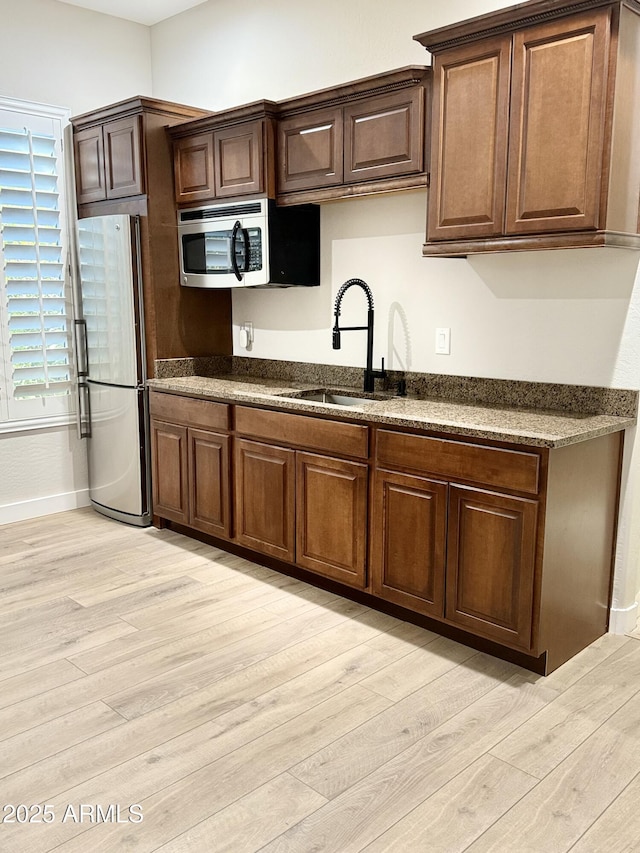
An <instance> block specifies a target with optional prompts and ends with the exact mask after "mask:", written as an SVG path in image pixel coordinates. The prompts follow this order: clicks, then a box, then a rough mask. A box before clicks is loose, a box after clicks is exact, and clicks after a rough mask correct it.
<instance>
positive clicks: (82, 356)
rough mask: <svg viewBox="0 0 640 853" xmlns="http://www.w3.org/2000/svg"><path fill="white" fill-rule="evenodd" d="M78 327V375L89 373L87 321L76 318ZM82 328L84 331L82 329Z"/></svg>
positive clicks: (75, 323)
mask: <svg viewBox="0 0 640 853" xmlns="http://www.w3.org/2000/svg"><path fill="white" fill-rule="evenodd" d="M73 325H74V326H75V327H76V358H77V361H78V376H88V375H89V351H88V349H87V321H86V320H74V321H73ZM81 329H82V333H81V332H80V330H81Z"/></svg>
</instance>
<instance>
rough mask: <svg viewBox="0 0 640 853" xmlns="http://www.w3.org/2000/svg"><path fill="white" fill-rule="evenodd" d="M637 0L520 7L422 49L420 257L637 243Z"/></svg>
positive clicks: (439, 35)
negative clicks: (426, 124)
mask: <svg viewBox="0 0 640 853" xmlns="http://www.w3.org/2000/svg"><path fill="white" fill-rule="evenodd" d="M638 12H640V3H637V2H636V0H629V1H628V2H626V0H625V2H606V0H604V2H603V0H560V2H554V3H550V2H548V0H533V2H529V3H522V4H519V5H518V6H513V7H510V8H508V9H503V10H501V11H499V12H495V13H492V14H489V15H483V16H481V17H478V18H474V19H471V20H469V21H466V22H463V23H460V24H455V25H452V26H450V27H445V28H442V29H439V30H434V31H432V32H428V33H424V34H423V35H420V36H416V38H417V40H418V41H419V42H420V43H421V44H423V45H424V46H425V47H426V48H427V49H428V50H429V51H431V53H432V54H433V55H434V63H433V71H434V76H433V106H432V133H431V180H430V193H429V212H428V226H427V242H426V243H425V246H424V250H423V251H424V254H425V255H449V256H455V255H466V254H472V253H476V252H492V251H499V250H505V249H506V250H514V249H520V250H525V249H548V248H562V247H579V246H602V245H611V246H629V247H633V248H640V238H639V237H638V236H637V234H638V230H639V228H638V214H639V199H640V166H639V158H638V156H637V152H636V151H635V149H634V141H635V140H634V133H633V131H632V126H633V117H634V115H637V114H638V109H639V108H640V57H639V56H638V53H639V52H640V17H639V16H638V14H637V13H638Z"/></svg>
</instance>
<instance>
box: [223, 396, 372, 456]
mask: <svg viewBox="0 0 640 853" xmlns="http://www.w3.org/2000/svg"><path fill="white" fill-rule="evenodd" d="M236 432H238V433H239V434H241V435H248V436H252V437H254V438H262V439H266V440H267V441H276V442H277V443H278V444H284V445H296V446H298V447H305V448H308V449H310V450H322V451H324V452H325V453H337V454H338V455H340V456H355V457H357V458H359V459H366V458H367V456H368V455H369V430H368V427H366V426H361V425H360V424H345V423H342V422H340V421H323V420H320V418H312V417H307V416H306V415H291V414H288V413H286V412H269V411H265V410H263V409H250V408H247V407H244V406H237V407H236Z"/></svg>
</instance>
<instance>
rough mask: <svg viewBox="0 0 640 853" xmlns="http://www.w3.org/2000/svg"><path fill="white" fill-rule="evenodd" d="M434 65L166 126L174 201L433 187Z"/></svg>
mask: <svg viewBox="0 0 640 853" xmlns="http://www.w3.org/2000/svg"><path fill="white" fill-rule="evenodd" d="M430 80H431V69H429V68H425V67H424V66H418V67H408V68H402V69H400V70H398V71H390V72H386V73H385V74H379V75H376V76H375V77H367V78H365V79H363V80H357V81H355V82H352V83H346V84H344V85H343V86H337V87H333V88H331V89H323V90H322V91H319V92H313V93H312V94H309V95H303V96H300V97H297V98H292V99H290V100H287V101H280V102H278V103H274V102H272V101H257V102H255V103H252V104H247V105H246V106H242V107H237V108H234V109H229V110H224V111H222V112H218V113H212V114H211V115H208V116H206V117H204V118H199V119H196V120H194V121H187V122H184V123H183V124H181V125H177V126H174V127H172V128H170V129H169V134H170V136H171V138H172V140H173V151H174V178H175V198H176V202H177V203H178V204H180V205H182V204H192V203H195V202H203V201H214V200H218V199H226V198H229V197H233V196H245V195H266V196H268V197H269V198H276V200H277V202H278V204H282V205H286V204H305V203H307V202H319V201H327V200H331V199H335V198H344V197H346V196H351V195H362V194H365V193H372V192H387V191H389V190H393V189H403V188H411V187H420V186H426V183H427V172H426V160H425V139H426V133H425V122H426V116H427V115H428V113H429V111H428V105H429V99H430Z"/></svg>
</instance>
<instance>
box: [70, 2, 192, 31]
mask: <svg viewBox="0 0 640 853" xmlns="http://www.w3.org/2000/svg"><path fill="white" fill-rule="evenodd" d="M60 2H61V3H69V4H70V5H71V6H82V8H83V9H91V10H92V11H94V12H103V13H104V14H105V15H113V16H114V17H115V18H125V19H126V20H127V21H135V22H136V23H137V24H145V25H146V26H148V27H150V26H152V25H153V24H157V23H158V22H159V21H164V20H165V18H171V17H172V16H173V15H177V14H178V13H179V12H184V11H185V10H186V9H191V8H192V7H193V6H199V5H200V4H201V3H205V2H206V0H60Z"/></svg>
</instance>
